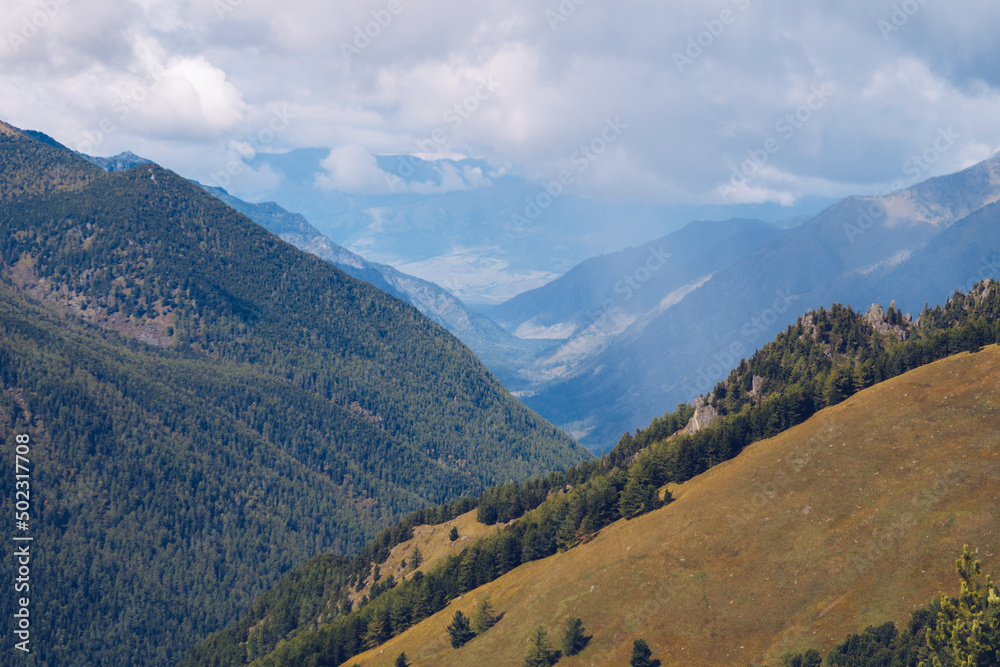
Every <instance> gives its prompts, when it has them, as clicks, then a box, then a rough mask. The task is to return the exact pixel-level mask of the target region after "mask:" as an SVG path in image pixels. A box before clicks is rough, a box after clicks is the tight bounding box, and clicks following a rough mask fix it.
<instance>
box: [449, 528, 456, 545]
mask: <svg viewBox="0 0 1000 667" xmlns="http://www.w3.org/2000/svg"><path fill="white" fill-rule="evenodd" d="M448 539H449V540H451V541H452V542H454V541H455V540H457V539H458V526H452V527H451V532H450V533H448Z"/></svg>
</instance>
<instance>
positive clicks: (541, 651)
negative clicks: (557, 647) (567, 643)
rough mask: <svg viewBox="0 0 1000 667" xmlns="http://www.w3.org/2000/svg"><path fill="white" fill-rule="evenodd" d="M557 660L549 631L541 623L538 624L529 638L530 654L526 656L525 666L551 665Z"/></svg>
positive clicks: (545, 666)
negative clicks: (550, 641) (550, 643)
mask: <svg viewBox="0 0 1000 667" xmlns="http://www.w3.org/2000/svg"><path fill="white" fill-rule="evenodd" d="M553 662H555V651H553V650H552V647H551V646H550V645H549V633H548V632H546V630H545V628H544V627H542V626H541V625H536V626H535V629H534V630H532V631H531V636H530V637H529V638H528V654H527V655H526V656H524V667H549V666H550V665H551V664H552V663H553Z"/></svg>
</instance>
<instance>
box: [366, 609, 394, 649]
mask: <svg viewBox="0 0 1000 667" xmlns="http://www.w3.org/2000/svg"><path fill="white" fill-rule="evenodd" d="M390 637H392V626H391V625H390V620H389V613H388V612H387V611H384V610H378V611H376V612H375V613H374V614H372V619H371V620H370V621H369V622H368V630H367V632H365V645H366V646H367V647H368V648H375V647H376V646H378V645H379V644H381V643H382V642H384V641H386V640H387V639H389V638H390Z"/></svg>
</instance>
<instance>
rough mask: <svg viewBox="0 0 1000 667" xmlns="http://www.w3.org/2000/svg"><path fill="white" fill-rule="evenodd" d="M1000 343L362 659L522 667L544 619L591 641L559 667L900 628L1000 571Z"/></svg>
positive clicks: (909, 378) (752, 655) (827, 412)
mask: <svg viewBox="0 0 1000 667" xmlns="http://www.w3.org/2000/svg"><path fill="white" fill-rule="evenodd" d="M998 377H1000V348H997V347H996V346H989V347H986V348H984V349H983V350H981V351H980V352H978V353H975V354H969V353H962V354H959V355H956V356H953V357H949V358H947V359H944V360H941V361H937V362H934V363H932V364H930V365H927V366H924V367H922V368H919V369H917V370H914V371H910V372H908V373H906V374H905V375H902V376H899V377H897V378H894V379H892V380H889V381H886V382H884V383H882V384H879V385H877V386H874V387H871V388H869V389H866V390H864V391H862V392H860V393H858V394H856V395H855V396H853V397H851V398H849V399H847V400H846V401H844V402H843V403H840V404H838V405H835V406H833V407H829V408H826V409H824V410H823V411H821V412H820V413H818V414H816V415H815V416H813V417H812V418H811V419H809V420H808V421H806V422H805V423H803V424H801V425H799V426H796V427H794V428H792V429H789V430H788V431H786V432H784V433H782V434H780V435H778V436H776V437H774V438H771V439H769V440H765V441H761V442H758V443H756V444H754V445H752V446H750V447H749V448H747V449H746V450H745V451H744V452H743V453H742V454H741V455H740V456H738V457H737V458H735V459H733V460H730V461H727V462H725V463H722V464H720V465H718V466H716V467H714V468H712V469H711V470H709V471H708V472H705V473H703V474H701V475H699V476H698V477H696V478H694V479H692V480H690V481H688V482H686V483H684V484H682V485H679V486H677V487H676V488H673V489H672V491H673V495H674V497H675V498H676V500H675V502H673V503H672V504H670V505H668V506H667V507H665V508H663V509H659V510H656V511H653V512H651V513H648V514H645V515H643V516H640V517H638V518H635V519H633V520H631V521H619V522H617V523H615V524H613V525H611V526H609V527H607V528H605V529H604V530H602V531H601V532H600V534H599V535H598V536H597V537H596V538H595V539H594V540H593V541H591V542H590V543H588V544H583V545H580V546H578V547H576V548H574V549H571V550H569V551H567V552H564V553H560V554H558V555H556V556H553V557H550V558H547V559H545V560H542V561H536V562H532V563H528V564H526V565H523V566H521V567H519V568H517V569H516V570H514V571H513V572H511V573H508V574H507V575H505V576H504V577H502V578H501V579H498V580H497V581H494V582H492V583H490V584H487V585H485V586H482V587H480V588H478V589H476V590H475V591H473V592H471V593H469V594H467V595H465V596H463V597H462V598H461V599H460V600H457V601H453V602H452V603H451V604H450V605H449V606H448V607H447V608H446V609H444V610H443V611H441V612H439V613H438V614H436V615H434V616H432V617H431V618H429V619H427V620H425V621H424V622H422V623H420V624H419V625H417V626H415V627H413V628H411V629H410V630H408V631H407V632H405V633H403V634H402V635H400V636H398V637H396V638H394V639H391V640H389V641H388V642H386V643H385V644H383V645H381V646H379V647H378V648H376V649H374V650H372V651H370V652H368V653H365V654H362V655H360V656H358V657H357V658H355V659H353V660H351V661H350V663H349V664H354V663H355V662H356V663H357V664H359V665H364V666H366V667H367V666H374V665H391V664H393V661H394V660H395V659H396V656H397V655H398V654H399V653H400V652H401V651H404V652H405V653H406V655H407V657H408V658H409V659H410V662H411V664H413V665H438V664H449V665H483V664H519V663H520V661H521V660H522V658H523V656H524V653H525V642H526V640H527V638H528V635H529V632H530V631H531V629H532V628H533V627H534V626H535V625H537V624H539V623H541V624H544V625H545V626H546V627H547V628H548V629H549V631H550V635H551V636H553V638H554V639H555V640H556V641H558V635H559V632H560V631H561V629H562V625H563V624H564V622H565V619H566V618H567V617H568V616H579V617H580V618H582V619H583V622H584V625H585V626H586V629H587V634H589V635H592V636H593V639H592V641H591V643H590V645H589V646H588V647H587V648H586V650H584V652H583V653H582V654H580V655H579V656H576V657H567V658H564V659H563V660H562V661H561V662H560V663H559V664H560V665H567V666H571V665H590V664H626V663H627V661H628V659H629V656H630V654H631V645H632V641H633V640H634V639H636V638H640V637H642V638H645V639H646V640H647V641H648V642H649V644H650V646H651V647H652V649H653V655H654V657H656V658H659V659H660V660H662V661H663V664H664V665H685V666H689V665H690V666H693V667H698V666H702V665H704V666H706V667H707V666H713V667H714V666H718V665H752V664H762V663H765V662H768V661H770V662H772V663H773V662H775V661H776V658H777V656H779V655H780V654H782V653H784V652H785V651H787V650H801V649H805V648H810V647H815V648H818V649H820V650H821V652H822V653H824V654H825V652H826V651H827V650H829V649H830V648H831V647H832V646H833V645H834V644H836V643H838V642H840V641H842V640H843V638H844V637H845V636H846V635H847V634H848V633H850V632H857V631H860V630H861V629H862V628H864V627H865V626H867V625H869V624H877V623H881V622H884V621H887V620H892V621H895V622H896V623H898V624H903V623H905V622H906V621H907V620H908V619H909V616H910V613H911V612H912V611H913V609H914V608H915V606H920V605H923V604H924V603H926V602H927V601H928V600H929V599H930V598H931V597H932V596H934V595H936V594H938V593H941V592H949V593H951V592H952V591H953V590H954V589H955V587H956V582H957V578H956V576H955V574H954V569H953V566H952V563H953V561H952V557H953V556H954V554H956V553H960V552H961V548H962V544H963V543H969V544H971V545H973V546H974V547H976V548H978V556H977V557H978V558H980V559H981V560H982V561H983V569H984V571H985V572H997V571H998V570H1000V531H998V529H997V526H1000V506H998V505H997V504H996V489H997V488H998V484H1000V399H998V398H997V393H996V383H997V378H998ZM486 594H490V595H491V599H492V603H493V605H494V607H495V608H496V609H497V610H499V611H502V612H504V613H505V615H504V617H503V619H502V620H501V621H500V622H499V623H498V624H497V625H496V626H495V627H494V628H492V629H491V630H489V631H488V632H486V633H485V634H483V635H481V636H479V637H477V638H475V639H473V640H472V641H471V642H469V643H468V644H466V645H465V646H464V647H463V648H461V649H458V650H455V649H452V648H451V646H450V645H449V642H448V635H447V633H446V630H445V628H446V626H447V625H448V624H449V623H450V622H451V619H452V616H453V615H454V612H455V610H456V609H460V610H462V611H463V612H465V613H466V614H469V613H471V612H472V609H473V607H474V605H475V604H476V602H477V601H478V600H479V599H480V598H481V597H482V596H484V595H486Z"/></svg>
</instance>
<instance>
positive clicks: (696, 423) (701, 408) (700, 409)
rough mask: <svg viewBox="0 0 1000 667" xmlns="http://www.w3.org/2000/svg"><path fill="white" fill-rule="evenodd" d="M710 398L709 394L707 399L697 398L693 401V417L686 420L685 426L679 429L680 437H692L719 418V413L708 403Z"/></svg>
mask: <svg viewBox="0 0 1000 667" xmlns="http://www.w3.org/2000/svg"><path fill="white" fill-rule="evenodd" d="M710 398H711V394H709V396H708V397H707V398H706V397H704V396H699V397H698V398H696V399H694V401H693V402H692V405H693V406H694V415H692V417H691V419H689V420H688V423H687V426H685V427H684V428H683V429H681V432H680V433H681V435H694V434H695V433H697V432H698V431H700V430H701V429H703V428H705V427H706V426H708V425H709V424H711V423H712V420H714V419H715V418H716V417H718V416H719V412H718V411H717V410H716V409H715V408H714V407H712V405H711V404H710V403H709V400H710Z"/></svg>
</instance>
